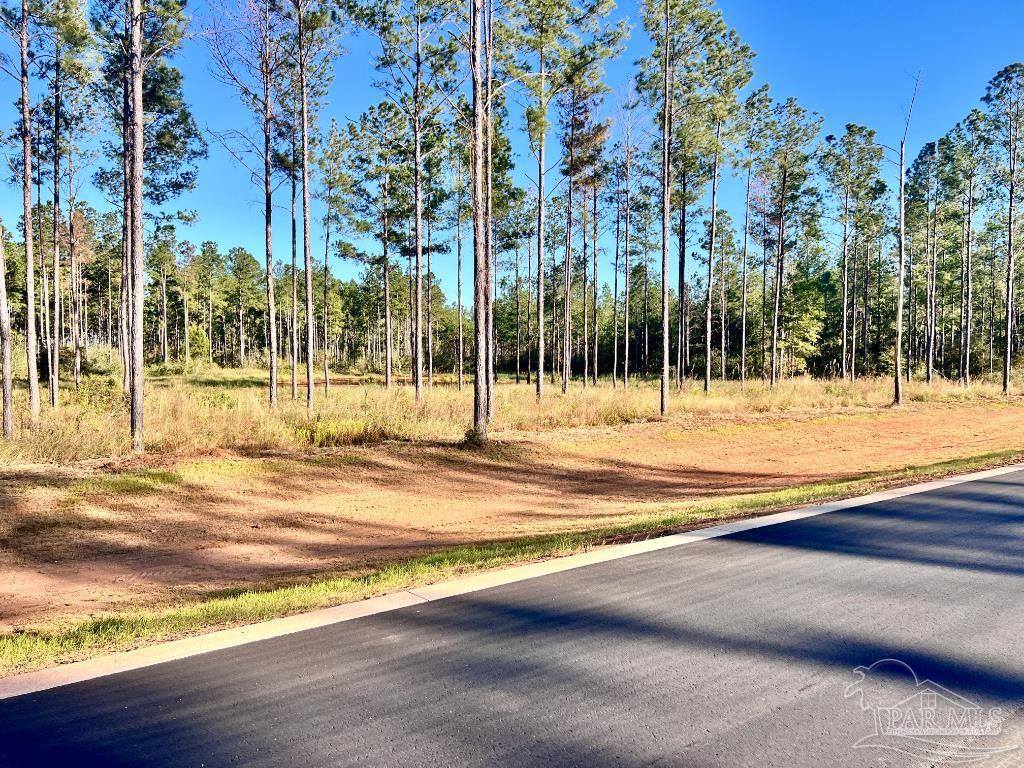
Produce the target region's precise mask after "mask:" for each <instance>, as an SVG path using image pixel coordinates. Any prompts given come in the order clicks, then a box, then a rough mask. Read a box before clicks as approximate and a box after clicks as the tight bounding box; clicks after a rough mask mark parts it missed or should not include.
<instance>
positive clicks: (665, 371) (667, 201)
mask: <svg viewBox="0 0 1024 768" xmlns="http://www.w3.org/2000/svg"><path fill="white" fill-rule="evenodd" d="M662 5H663V9H664V17H665V18H664V21H665V27H664V37H663V39H662V48H663V52H664V58H663V61H662V67H661V68H662V108H661V399H660V410H661V415H662V416H665V415H666V414H668V376H669V344H668V331H669V324H668V251H669V237H670V226H669V222H670V217H671V215H672V211H671V193H672V186H671V185H672V178H671V165H670V152H669V145H670V144H671V143H672V91H671V87H670V82H671V77H670V75H669V67H670V57H669V48H670V47H671V40H670V35H671V31H670V29H669V23H670V18H671V17H670V15H669V3H668V0H663V2H662ZM716 162H717V161H716ZM716 172H717V165H716ZM713 206H714V201H713V200H712V207H713ZM711 220H712V222H714V213H713V212H712V214H711ZM712 232H714V224H712ZM712 237H714V235H712Z"/></svg>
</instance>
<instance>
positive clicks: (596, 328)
mask: <svg viewBox="0 0 1024 768" xmlns="http://www.w3.org/2000/svg"><path fill="white" fill-rule="evenodd" d="M593 203H594V205H593V214H594V215H593V217H592V221H591V226H592V227H593V235H592V237H593V241H592V243H591V248H590V253H591V257H592V258H593V260H594V308H593V312H594V356H593V360H594V386H595V387H596V386H597V354H598V351H599V349H600V340H601V328H600V325H599V316H598V312H597V291H598V284H597V182H596V181H595V183H594V188H593ZM584 343H585V340H584Z"/></svg>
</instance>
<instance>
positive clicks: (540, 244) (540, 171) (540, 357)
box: [537, 48, 547, 400]
mask: <svg viewBox="0 0 1024 768" xmlns="http://www.w3.org/2000/svg"><path fill="white" fill-rule="evenodd" d="M544 75H545V69H544V49H543V48H541V50H540V82H541V89H542V92H541V97H540V102H541V104H540V106H541V108H542V109H543V108H544V106H545V104H544V94H543V86H544ZM546 139H547V136H546V131H544V130H541V131H540V136H539V137H538V139H537V399H538V400H540V399H541V398H542V397H543V396H544V194H545V193H544V163H545V162H546V161H545V157H544V149H545V144H546Z"/></svg>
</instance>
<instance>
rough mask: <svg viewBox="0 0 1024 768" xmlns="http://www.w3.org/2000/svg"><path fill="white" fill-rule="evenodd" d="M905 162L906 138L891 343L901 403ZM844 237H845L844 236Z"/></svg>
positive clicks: (902, 155)
mask: <svg viewBox="0 0 1024 768" xmlns="http://www.w3.org/2000/svg"><path fill="white" fill-rule="evenodd" d="M905 163H906V140H903V141H900V182H899V183H900V201H899V206H900V210H899V229H897V231H896V236H897V247H898V249H899V250H898V252H897V258H898V259H899V266H898V267H897V270H896V340H895V343H894V345H893V356H892V359H893V364H894V369H893V403H895V404H896V405H902V404H903V376H902V371H901V370H900V361H901V360H902V359H903V281H904V271H903V270H904V264H905V261H906V244H905V241H906V206H907V204H906V190H905V185H906V182H905V177H906V173H905V172H904V165H905ZM844 239H845V238H844Z"/></svg>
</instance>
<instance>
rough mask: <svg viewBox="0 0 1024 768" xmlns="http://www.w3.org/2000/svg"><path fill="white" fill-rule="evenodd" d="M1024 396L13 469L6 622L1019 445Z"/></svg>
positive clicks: (4, 537) (7, 500)
mask: <svg viewBox="0 0 1024 768" xmlns="http://www.w3.org/2000/svg"><path fill="white" fill-rule="evenodd" d="M1022 423H1024V400H1018V399H1014V400H1011V401H1008V402H991V401H988V402H966V403H915V404H912V405H910V406H908V407H905V408H903V409H899V410H890V409H881V410H876V409H863V410H849V411H846V412H843V413H839V414H837V413H832V414H824V415H823V414H821V413H817V412H804V413H789V414H785V415H779V414H766V415H696V416H685V415H681V416H678V417H674V418H673V419H671V420H669V421H666V422H651V423H640V424H631V425H627V426H616V427H607V428H600V427H579V428H573V429H563V430H555V431H551V432H530V433H505V434H502V435H500V436H499V437H500V440H501V441H502V442H501V444H500V445H497V446H495V447H494V448H491V449H488V450H487V451H484V452H475V451H471V450H465V449H462V448H460V447H456V446H452V445H444V444H434V445H424V444H403V443H389V444H384V445H377V446H369V447H358V448H345V449H336V450H322V451H317V452H315V453H307V454H274V455H261V456H239V455H235V454H215V455H210V456H204V457H196V456H187V457H178V458H168V457H162V458H161V457H147V458H146V459H144V460H142V461H137V462H131V461H128V462H121V463H118V464H116V465H105V466H104V465H99V464H96V463H83V464H79V465H75V466H71V467H63V468H60V467H53V466H41V465H40V466H28V465H25V466H8V467H3V468H0V632H10V631H12V630H17V629H22V628H25V627H28V626H39V625H41V624H45V623H48V622H52V621H55V620H63V619H79V618H84V617H87V616H90V615H95V614H99V613H102V612H105V611H108V610H112V609H119V608H125V607H128V606H131V607H143V606H149V605H153V606H155V605H162V604H166V603H168V602H171V601H174V600H177V599H180V598H183V597H195V596H197V595H205V594H209V593H210V592H211V591H216V590H224V589H230V588H235V587H238V586H241V585H253V584H261V585H262V584H277V583H282V582H287V581H289V580H295V579H297V578H301V577H303V576H308V575H310V574H312V573H315V572H333V573H338V572H345V573H347V572H352V573H354V572H358V571H359V570H361V569H365V568H366V567H367V566H369V565H371V564H372V565H376V564H380V563H382V562H386V561H390V560H395V559H398V558H401V557H403V556H407V555H409V554H410V553H414V552H423V551H427V550H429V549H436V548H439V547H443V546H448V545H452V544H457V543H465V542H471V541H483V540H493V539H497V538H506V537H514V536H521V535H529V534H540V533H551V532H556V531H566V530H574V529H582V528H594V527H599V526H602V525H608V524H612V523H619V522H626V521H631V520H636V519H638V518H641V517H643V516H644V515H649V514H652V513H654V512H656V511H658V510H664V508H665V507H666V505H671V504H679V503H685V502H694V501H699V500H701V499H707V498H710V497H719V496H729V495H741V494H749V493H755V492H759V491H765V490H773V489H779V488H784V487H788V486H793V485H798V484H802V483H808V482H817V481H823V480H834V479H842V478H846V477H853V476H857V475H860V474H863V473H865V472H872V471H880V470H893V469H900V468H903V467H905V466H908V465H915V464H927V463H932V462H938V461H943V460H948V459H955V458H962V457H967V456H971V455H977V454H982V453H986V452H990V451H997V450H1006V449H1024V431H1022V430H1021V424H1022Z"/></svg>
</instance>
